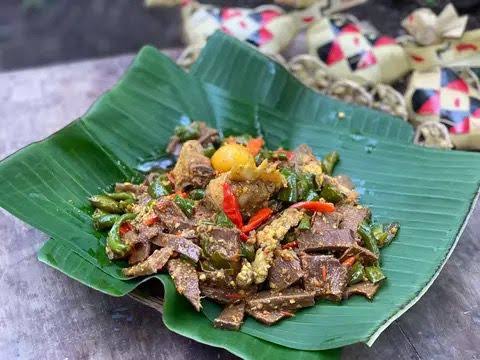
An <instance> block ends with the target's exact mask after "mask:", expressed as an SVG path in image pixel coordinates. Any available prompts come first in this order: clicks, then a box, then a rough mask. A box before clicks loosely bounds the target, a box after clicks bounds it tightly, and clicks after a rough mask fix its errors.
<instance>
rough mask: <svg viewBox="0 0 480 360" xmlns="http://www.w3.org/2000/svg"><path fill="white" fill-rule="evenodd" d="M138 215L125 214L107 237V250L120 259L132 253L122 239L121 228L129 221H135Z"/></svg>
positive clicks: (116, 222)
mask: <svg viewBox="0 0 480 360" xmlns="http://www.w3.org/2000/svg"><path fill="white" fill-rule="evenodd" d="M136 216H137V215H136V214H131V213H129V214H123V215H121V216H120V217H119V218H118V219H117V221H115V223H114V224H113V226H112V228H111V229H110V231H109V232H108V235H107V248H108V249H110V250H111V252H112V253H114V254H115V255H117V256H118V257H124V256H125V255H127V254H128V252H129V251H130V246H129V245H127V244H125V243H124V242H123V241H122V238H121V237H120V226H121V225H122V224H123V223H124V222H125V221H128V220H133V219H135V217H136Z"/></svg>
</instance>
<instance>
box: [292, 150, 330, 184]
mask: <svg viewBox="0 0 480 360" xmlns="http://www.w3.org/2000/svg"><path fill="white" fill-rule="evenodd" d="M293 154H294V155H295V156H294V157H293V159H292V164H293V166H294V167H295V170H297V171H300V172H304V173H309V174H313V175H315V180H316V181H317V184H321V183H322V181H323V170H322V163H321V161H320V160H318V159H317V158H316V156H315V155H314V154H313V152H312V149H311V148H310V147H309V146H308V145H306V144H302V145H300V146H298V147H297V148H296V149H295V150H294V151H293Z"/></svg>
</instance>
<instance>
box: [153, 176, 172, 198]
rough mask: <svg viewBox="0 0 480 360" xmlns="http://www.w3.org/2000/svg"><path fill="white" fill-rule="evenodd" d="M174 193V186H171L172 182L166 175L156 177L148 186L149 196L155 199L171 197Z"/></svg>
mask: <svg viewBox="0 0 480 360" xmlns="http://www.w3.org/2000/svg"><path fill="white" fill-rule="evenodd" d="M172 192H173V189H172V184H170V181H169V180H168V179H167V176H166V175H160V176H158V177H156V178H155V179H154V180H153V181H152V182H151V184H150V185H149V186H148V194H149V195H150V196H151V197H152V198H154V199H158V198H159V197H161V196H166V195H169V194H171V193H172Z"/></svg>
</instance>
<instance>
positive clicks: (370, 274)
mask: <svg viewBox="0 0 480 360" xmlns="http://www.w3.org/2000/svg"><path fill="white" fill-rule="evenodd" d="M365 275H366V276H367V279H368V280H370V282H372V283H374V284H376V283H378V282H380V281H382V280H383V279H386V276H385V275H384V274H383V272H382V270H381V269H380V268H379V267H378V266H367V267H366V268H365Z"/></svg>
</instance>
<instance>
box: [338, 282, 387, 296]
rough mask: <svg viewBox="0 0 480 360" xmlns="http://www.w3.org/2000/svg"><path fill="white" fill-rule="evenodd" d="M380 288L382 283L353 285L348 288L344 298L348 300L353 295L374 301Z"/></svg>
mask: <svg viewBox="0 0 480 360" xmlns="http://www.w3.org/2000/svg"><path fill="white" fill-rule="evenodd" d="M379 287H380V283H377V284H372V283H371V282H362V283H358V284H355V285H351V286H349V287H347V288H346V290H345V292H344V294H343V297H344V298H345V299H348V298H349V297H350V296H353V295H363V296H365V297H366V298H367V299H369V300H372V299H373V297H374V296H375V294H376V292H377V291H378V288H379Z"/></svg>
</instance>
